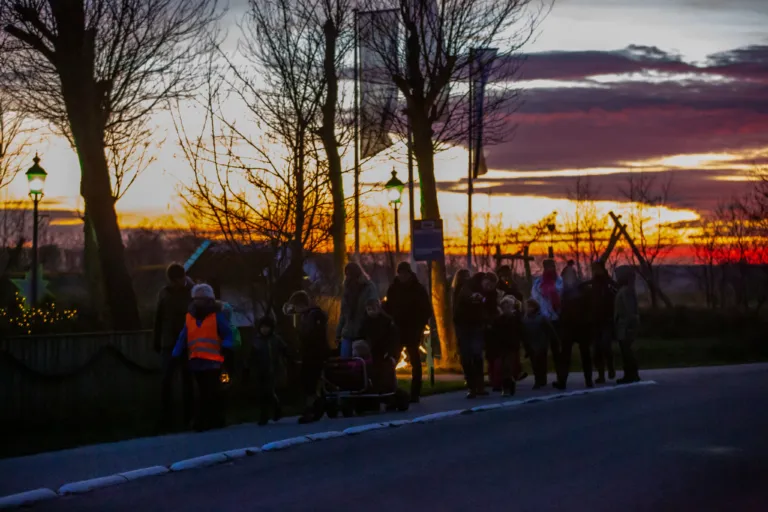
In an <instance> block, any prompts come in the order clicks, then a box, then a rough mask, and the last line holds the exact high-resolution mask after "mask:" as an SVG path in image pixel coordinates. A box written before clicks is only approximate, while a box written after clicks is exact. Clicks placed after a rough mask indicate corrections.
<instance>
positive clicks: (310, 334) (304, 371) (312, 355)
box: [283, 290, 330, 423]
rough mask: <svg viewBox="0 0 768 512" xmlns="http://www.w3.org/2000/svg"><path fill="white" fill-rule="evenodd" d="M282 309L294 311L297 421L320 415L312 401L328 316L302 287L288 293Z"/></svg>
mask: <svg viewBox="0 0 768 512" xmlns="http://www.w3.org/2000/svg"><path fill="white" fill-rule="evenodd" d="M283 312H284V313H286V314H296V315H298V318H297V324H296V328H297V331H298V335H299V356H300V357H301V389H302V392H303V393H304V414H302V416H301V417H300V418H299V423H310V422H312V421H317V420H319V419H320V417H321V416H322V412H318V411H317V408H316V403H317V388H318V384H319V383H320V377H321V376H322V374H323V366H324V365H325V361H326V360H327V359H328V357H329V356H330V350H329V347H328V332H327V329H328V316H327V315H326V314H325V312H324V311H323V310H322V309H320V308H319V307H318V306H317V305H315V304H314V303H313V302H312V299H310V297H309V295H308V294H307V292H305V291H303V290H300V291H298V292H294V294H293V295H291V298H290V299H289V300H288V303H287V304H286V305H285V306H284V307H283Z"/></svg>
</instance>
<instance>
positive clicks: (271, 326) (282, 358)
mask: <svg viewBox="0 0 768 512" xmlns="http://www.w3.org/2000/svg"><path fill="white" fill-rule="evenodd" d="M253 354H254V359H255V370H256V375H257V378H258V382H259V425H260V426H263V425H266V424H267V423H268V422H269V413H270V412H272V419H273V420H274V421H279V420H280V418H281V417H282V410H281V407H280V400H278V398H277V393H276V392H275V390H276V389H277V386H278V381H279V380H281V374H282V372H283V371H284V370H285V362H286V360H287V359H288V347H287V346H286V344H285V342H283V340H282V339H281V338H280V337H279V336H278V335H277V334H275V321H274V320H272V318H271V317H269V316H264V317H262V318H261V319H260V320H259V322H258V323H257V324H256V337H255V339H254V341H253Z"/></svg>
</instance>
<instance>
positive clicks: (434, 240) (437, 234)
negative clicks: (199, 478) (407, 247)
mask: <svg viewBox="0 0 768 512" xmlns="http://www.w3.org/2000/svg"><path fill="white" fill-rule="evenodd" d="M443 258H445V252H444V250H443V220H442V219H434V220H430V219H422V220H414V221H413V259H414V260H415V261H437V260H441V259H443Z"/></svg>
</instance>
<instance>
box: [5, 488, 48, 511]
mask: <svg viewBox="0 0 768 512" xmlns="http://www.w3.org/2000/svg"><path fill="white" fill-rule="evenodd" d="M58 497H59V495H58V494H56V493H55V492H53V491H52V490H51V489H47V488H45V487H42V488H40V489H35V490H33V491H26V492H20V493H18V494H11V495H9V496H3V497H2V498H0V510H4V509H9V508H18V507H23V506H26V505H32V504H33V503H37V502H40V501H46V500H51V499H53V498H58Z"/></svg>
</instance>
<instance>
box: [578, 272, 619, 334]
mask: <svg viewBox="0 0 768 512" xmlns="http://www.w3.org/2000/svg"><path fill="white" fill-rule="evenodd" d="M585 288H586V291H587V294H588V296H589V309H590V311H589V319H590V322H591V324H592V328H593V329H600V328H602V327H605V326H606V325H611V324H612V323H613V308H614V302H615V300H616V286H615V284H614V283H613V280H612V279H611V278H610V277H608V276H596V277H594V278H593V279H592V280H590V281H588V282H587V283H586V287H585Z"/></svg>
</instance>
